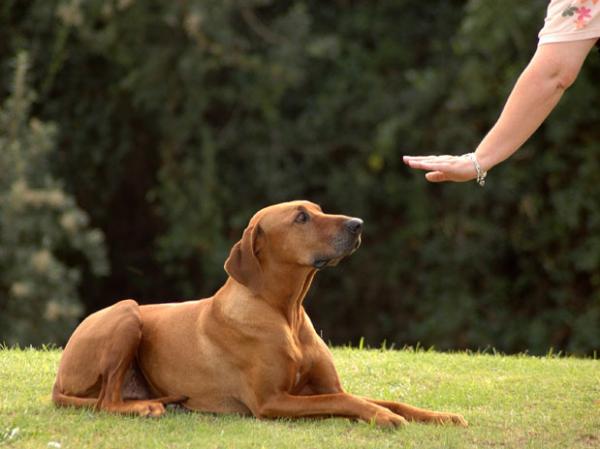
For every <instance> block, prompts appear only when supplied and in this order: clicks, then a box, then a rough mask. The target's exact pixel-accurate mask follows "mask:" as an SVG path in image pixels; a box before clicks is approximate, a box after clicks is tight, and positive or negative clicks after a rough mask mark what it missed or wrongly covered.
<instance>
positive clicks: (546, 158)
mask: <svg viewBox="0 0 600 449" xmlns="http://www.w3.org/2000/svg"><path fill="white" fill-rule="evenodd" d="M546 6H547V1H546V0H532V1H530V2H522V1H518V0H503V1H502V2H499V1H493V0H470V1H467V2H465V1H458V0H452V1H448V0H430V1H428V2H422V1H417V0H380V1H373V0H363V1H349V0H337V1H331V2H322V1H309V0H306V1H292V0H287V1H286V0H279V1H275V0H248V1H243V2H242V1H233V0H218V1H217V0H188V1H181V2H164V1H158V0H144V1H142V0H113V1H108V0H102V1H100V0H89V1H80V0H30V1H21V0H4V1H3V2H2V5H1V6H0V76H1V81H2V82H1V85H0V95H2V96H5V95H8V93H9V89H10V88H11V79H12V77H13V69H14V61H15V55H16V54H17V53H18V52H20V51H27V52H28V54H29V55H30V58H31V66H32V70H31V71H30V75H29V81H30V84H31V85H32V86H33V88H34V89H35V90H36V91H37V92H38V96H37V100H36V101H35V103H34V107H33V111H32V112H33V114H34V115H35V116H36V117H39V119H40V120H44V121H49V122H53V123H55V124H56V125H57V126H58V130H59V134H58V143H57V145H56V148H55V150H54V152H53V157H52V159H51V167H50V170H51V172H52V173H53V175H54V176H56V177H57V178H59V179H61V180H62V182H63V183H64V186H65V188H66V189H67V191H68V192H71V193H72V194H73V195H75V197H76V199H77V203H78V204H79V206H80V207H81V208H83V209H84V210H85V211H87V213H88V214H89V216H90V218H91V225H92V226H93V227H96V228H99V229H101V230H102V232H103V233H104V235H105V236H106V247H107V250H108V255H109V262H110V267H111V274H110V276H107V277H101V276H100V277H99V276H96V275H94V274H93V272H92V271H91V270H89V269H83V270H82V278H81V281H80V283H79V284H78V285H79V295H80V300H81V302H82V303H83V304H84V305H85V309H86V311H87V312H91V311H93V310H96V309H98V308H100V307H103V306H105V305H108V304H111V303H113V302H114V301H116V300H117V299H120V298H123V297H134V298H136V299H138V300H139V301H141V302H152V301H165V300H171V299H178V298H196V297H202V296H207V295H209V294H211V293H212V292H214V290H215V289H216V288H217V287H218V286H219V285H220V284H221V283H222V282H223V280H224V278H225V274H224V272H223V269H222V266H223V262H224V260H225V258H226V255H227V254H228V251H229V248H230V246H231V245H232V243H233V242H235V241H236V240H237V239H238V238H239V236H240V235H241V231H242V230H243V228H244V226H245V223H246V222H247V220H248V218H249V217H250V216H251V215H252V213H253V212H254V211H255V210H256V209H258V208H260V207H262V206H264V205H267V204H270V203H274V202H279V201H283V200H288V199H295V198H307V199H310V200H313V201H315V202H318V203H320V204H321V205H322V206H323V207H324V208H325V210H327V211H331V212H339V213H346V214H349V215H355V216H360V217H362V218H363V219H364V220H365V222H366V231H365V236H364V243H363V246H362V248H361V249H360V251H359V252H358V253H357V254H355V255H354V256H353V257H352V258H350V259H349V260H348V261H347V262H345V263H344V264H342V265H341V266H340V267H338V268H336V269H333V270H325V271H324V272H323V273H321V274H320V276H319V277H318V280H317V282H316V285H315V286H314V288H313V290H312V292H311V293H310V297H309V299H308V301H307V308H308V310H309V313H310V314H311V316H312V317H313V318H314V321H315V324H316V325H317V327H318V328H319V329H323V335H324V337H325V339H327V340H331V341H333V342H334V343H345V342H348V341H352V342H357V341H358V339H359V338H360V336H365V338H366V340H367V342H368V343H372V344H378V343H379V342H381V341H382V340H384V339H386V340H387V342H388V343H392V342H394V343H396V344H415V343H417V342H420V343H421V344H423V345H425V346H430V345H435V346H436V347H438V348H440V349H450V348H465V347H470V348H478V347H479V348H482V347H487V346H494V347H496V348H498V349H500V350H504V351H509V352H511V351H523V350H529V351H531V352H534V353H539V352H544V351H546V350H547V349H548V348H549V347H554V348H559V349H564V350H568V351H571V352H581V353H582V352H587V353H590V352H592V351H594V350H595V349H598V347H599V346H600V270H599V267H600V207H598V206H599V205H600V185H599V183H598V173H600V157H599V155H600V127H598V123H599V121H600V84H599V83H598V73H599V68H600V58H599V56H598V53H597V52H596V51H594V52H593V54H591V55H590V57H589V58H588V60H587V63H586V65H585V67H584V69H583V71H582V73H581V75H580V77H579V79H578V81H577V83H576V84H575V86H574V87H572V88H571V89H570V91H569V92H568V93H567V95H566V96H565V98H564V99H563V101H562V103H561V105H560V106H559V107H558V109H557V110H556V111H555V112H554V113H553V114H552V116H551V117H550V119H549V120H548V121H547V122H546V124H545V125H544V126H543V127H542V128H541V129H540V131H539V132H538V133H537V134H536V135H535V136H534V138H533V139H531V140H530V142H529V143H527V145H526V146H525V147H524V148H523V149H522V150H521V151H520V152H519V153H518V154H517V155H516V156H515V157H513V158H512V159H511V160H510V161H509V162H507V163H505V164H503V166H501V167H499V168H497V169H495V170H494V171H493V172H492V173H491V174H490V176H489V181H488V185H487V186H486V188H485V189H479V188H478V187H477V186H475V184H474V183H473V184H472V183H469V184H460V185H447V184H446V185H430V184H427V183H426V182H425V181H424V180H423V178H422V177H421V176H420V174H417V173H414V172H409V171H408V170H407V169H406V168H405V167H404V166H403V164H402V161H401V156H402V155H403V154H429V153H450V154H460V153H464V152H468V151H472V150H473V149H474V147H475V146H476V145H477V143H478V141H479V140H480V139H481V137H482V136H483V135H484V133H485V132H486V131H487V130H488V129H489V127H490V125H491V124H492V123H493V121H494V120H495V118H496V117H497V115H498V114H499V112H500V109H501V107H502V104H503V102H504V101H505V99H506V96H507V95H508V93H509V91H510V89H511V87H512V85H513V84H514V82H515V81H516V78H517V77H518V75H519V73H520V71H521V70H522V69H523V67H524V66H525V65H526V63H527V62H528V60H529V58H530V57H531V55H532V54H533V52H534V50H535V47H536V44H537V32H538V30H539V29H540V28H541V26H542V23H543V18H544V15H545V8H546ZM0 269H1V270H4V269H5V267H4V266H2V267H0ZM3 287H4V286H3ZM0 295H3V296H0V307H2V305H3V304H4V303H5V302H6V296H5V293H4V292H3V290H2V289H0ZM0 332H2V333H0V339H1V338H5V339H6V336H7V335H9V336H10V335H11V334H10V331H9V333H8V334H7V333H6V329H2V331H0ZM63 335H64V333H63V329H62V328H61V326H60V325H59V323H58V322H57V324H56V333H55V334H54V339H55V341H57V342H58V343H61V342H63V340H62V339H63ZM47 340H48V339H47V338H46V339H45V340H44V341H47Z"/></svg>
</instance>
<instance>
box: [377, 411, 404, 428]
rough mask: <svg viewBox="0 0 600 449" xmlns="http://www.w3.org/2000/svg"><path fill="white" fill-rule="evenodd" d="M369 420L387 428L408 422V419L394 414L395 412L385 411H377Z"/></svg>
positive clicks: (401, 425)
mask: <svg viewBox="0 0 600 449" xmlns="http://www.w3.org/2000/svg"><path fill="white" fill-rule="evenodd" d="M371 422H372V423H374V424H376V425H377V426H379V427H384V428H388V429H390V428H397V427H403V426H405V425H406V424H408V421H406V419H404V418H403V417H402V416H400V415H396V414H395V413H392V412H385V411H381V412H377V413H376V414H375V415H374V416H373V417H372V418H371Z"/></svg>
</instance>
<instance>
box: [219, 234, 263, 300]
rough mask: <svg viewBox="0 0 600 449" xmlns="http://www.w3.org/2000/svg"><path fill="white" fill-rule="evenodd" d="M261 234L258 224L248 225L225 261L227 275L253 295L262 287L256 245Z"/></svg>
mask: <svg viewBox="0 0 600 449" xmlns="http://www.w3.org/2000/svg"><path fill="white" fill-rule="evenodd" d="M261 233H262V229H261V228H260V226H259V225H258V224H250V225H248V227H247V228H246V229H245V230H244V234H243V235H242V239H241V240H240V241H239V242H237V243H236V244H235V245H233V248H231V252H230V253H229V257H228V258H227V260H226V261H225V271H226V272H227V274H228V275H229V276H231V277H232V278H234V279H235V280H236V281H238V282H239V283H240V284H243V285H245V286H246V287H248V288H249V289H250V290H252V291H253V292H254V293H258V292H260V290H261V286H262V268H261V266H260V261H259V260H258V245H257V241H258V238H259V236H260V234H261Z"/></svg>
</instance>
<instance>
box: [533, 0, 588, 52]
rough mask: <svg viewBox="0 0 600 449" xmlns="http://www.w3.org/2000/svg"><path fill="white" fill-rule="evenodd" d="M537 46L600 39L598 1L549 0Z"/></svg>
mask: <svg viewBox="0 0 600 449" xmlns="http://www.w3.org/2000/svg"><path fill="white" fill-rule="evenodd" d="M539 38H540V40H539V44H540V45H542V44H549V43H553V42H569V41H577V40H582V39H592V38H600V0H551V1H550V4H549V5H548V12H547V14H546V20H545V21H544V27H543V28H542V30H541V31H540V34H539Z"/></svg>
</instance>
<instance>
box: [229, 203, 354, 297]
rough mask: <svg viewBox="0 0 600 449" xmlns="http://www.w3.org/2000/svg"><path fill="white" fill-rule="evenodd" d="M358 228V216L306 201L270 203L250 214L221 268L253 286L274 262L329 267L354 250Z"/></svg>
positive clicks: (280, 264)
mask: <svg viewBox="0 0 600 449" xmlns="http://www.w3.org/2000/svg"><path fill="white" fill-rule="evenodd" d="M362 227H363V222H362V220H361V219H359V218H352V217H347V216H345V215H331V214H325V213H323V211H322V210H321V208H320V207H319V206H318V205H316V204H314V203H311V202H309V201H292V202H288V203H281V204H275V205H273V206H269V207H266V208H264V209H261V210H260V211H258V212H257V213H256V214H255V215H254V216H253V217H252V219H251V220H250V223H249V224H248V227H247V228H246V229H245V230H244V234H243V236H242V239H241V240H240V241H239V242H237V243H236V244H235V245H234V246H233V248H232V249H231V253H230V254H229V258H228V259H227V261H226V262H225V271H227V273H228V274H229V275H230V276H231V277H232V278H234V279H235V280H236V281H238V282H240V283H241V284H244V285H246V286H247V287H249V288H250V289H252V290H258V287H259V285H258V284H259V283H260V282H261V279H262V277H263V275H264V272H265V271H268V270H272V269H273V267H274V266H275V265H277V266H283V265H285V266H287V267H289V268H290V269H294V268H308V269H321V268H324V267H326V266H334V265H337V264H338V262H339V261H340V260H341V259H343V258H344V257H346V256H349V255H350V254H352V253H353V252H354V251H356V250H357V249H358V247H359V246H360V238H361V232H362ZM282 282H285V280H282Z"/></svg>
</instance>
